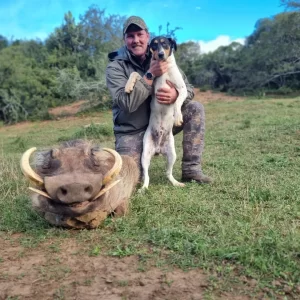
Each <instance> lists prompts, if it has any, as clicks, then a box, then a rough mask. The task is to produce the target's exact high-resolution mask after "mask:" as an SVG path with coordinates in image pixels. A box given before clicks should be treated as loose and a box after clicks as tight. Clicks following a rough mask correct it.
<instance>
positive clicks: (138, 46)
mask: <svg viewBox="0 0 300 300" xmlns="http://www.w3.org/2000/svg"><path fill="white" fill-rule="evenodd" d="M149 39H150V36H149V33H148V32H147V31H146V30H144V29H143V30H138V31H131V30H130V31H129V32H127V33H125V37H124V40H125V45H126V46H127V49H128V50H129V51H131V52H132V53H133V54H134V55H135V56H137V57H142V56H144V55H145V54H146V52H147V46H148V42H149Z"/></svg>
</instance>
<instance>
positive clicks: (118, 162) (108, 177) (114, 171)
mask: <svg viewBox="0 0 300 300" xmlns="http://www.w3.org/2000/svg"><path fill="white" fill-rule="evenodd" d="M103 150H104V151H106V152H109V153H110V154H112V155H113V156H114V158H115V163H114V165H113V167H112V168H111V169H110V170H109V171H108V172H107V173H106V174H105V176H104V178H103V183H102V184H103V185H107V184H108V183H109V182H111V181H112V180H113V179H114V178H115V177H116V176H117V175H118V174H119V173H120V171H121V168H122V163H123V162H122V157H121V156H120V154H119V153H118V152H117V151H115V150H113V149H109V148H103Z"/></svg>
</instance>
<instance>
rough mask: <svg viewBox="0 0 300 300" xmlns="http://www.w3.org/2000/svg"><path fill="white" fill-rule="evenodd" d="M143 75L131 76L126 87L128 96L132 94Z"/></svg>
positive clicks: (134, 73) (133, 74)
mask: <svg viewBox="0 0 300 300" xmlns="http://www.w3.org/2000/svg"><path fill="white" fill-rule="evenodd" d="M141 78H142V77H141V75H140V74H139V73H137V72H132V73H131V74H130V76H129V79H128V80H127V83H126V85H125V92H126V93H127V94H130V93H131V92H132V90H133V88H134V86H135V83H136V82H137V81H138V80H139V79H141Z"/></svg>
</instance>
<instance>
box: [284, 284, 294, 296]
mask: <svg viewBox="0 0 300 300" xmlns="http://www.w3.org/2000/svg"><path fill="white" fill-rule="evenodd" d="M292 290H293V288H292V287H291V286H289V285H285V286H284V288H283V291H284V292H285V293H286V294H290V293H291V292H292Z"/></svg>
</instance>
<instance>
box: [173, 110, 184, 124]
mask: <svg viewBox="0 0 300 300" xmlns="http://www.w3.org/2000/svg"><path fill="white" fill-rule="evenodd" d="M182 123H183V116H182V113H181V112H180V113H175V115H174V125H175V126H181V125H182Z"/></svg>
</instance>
